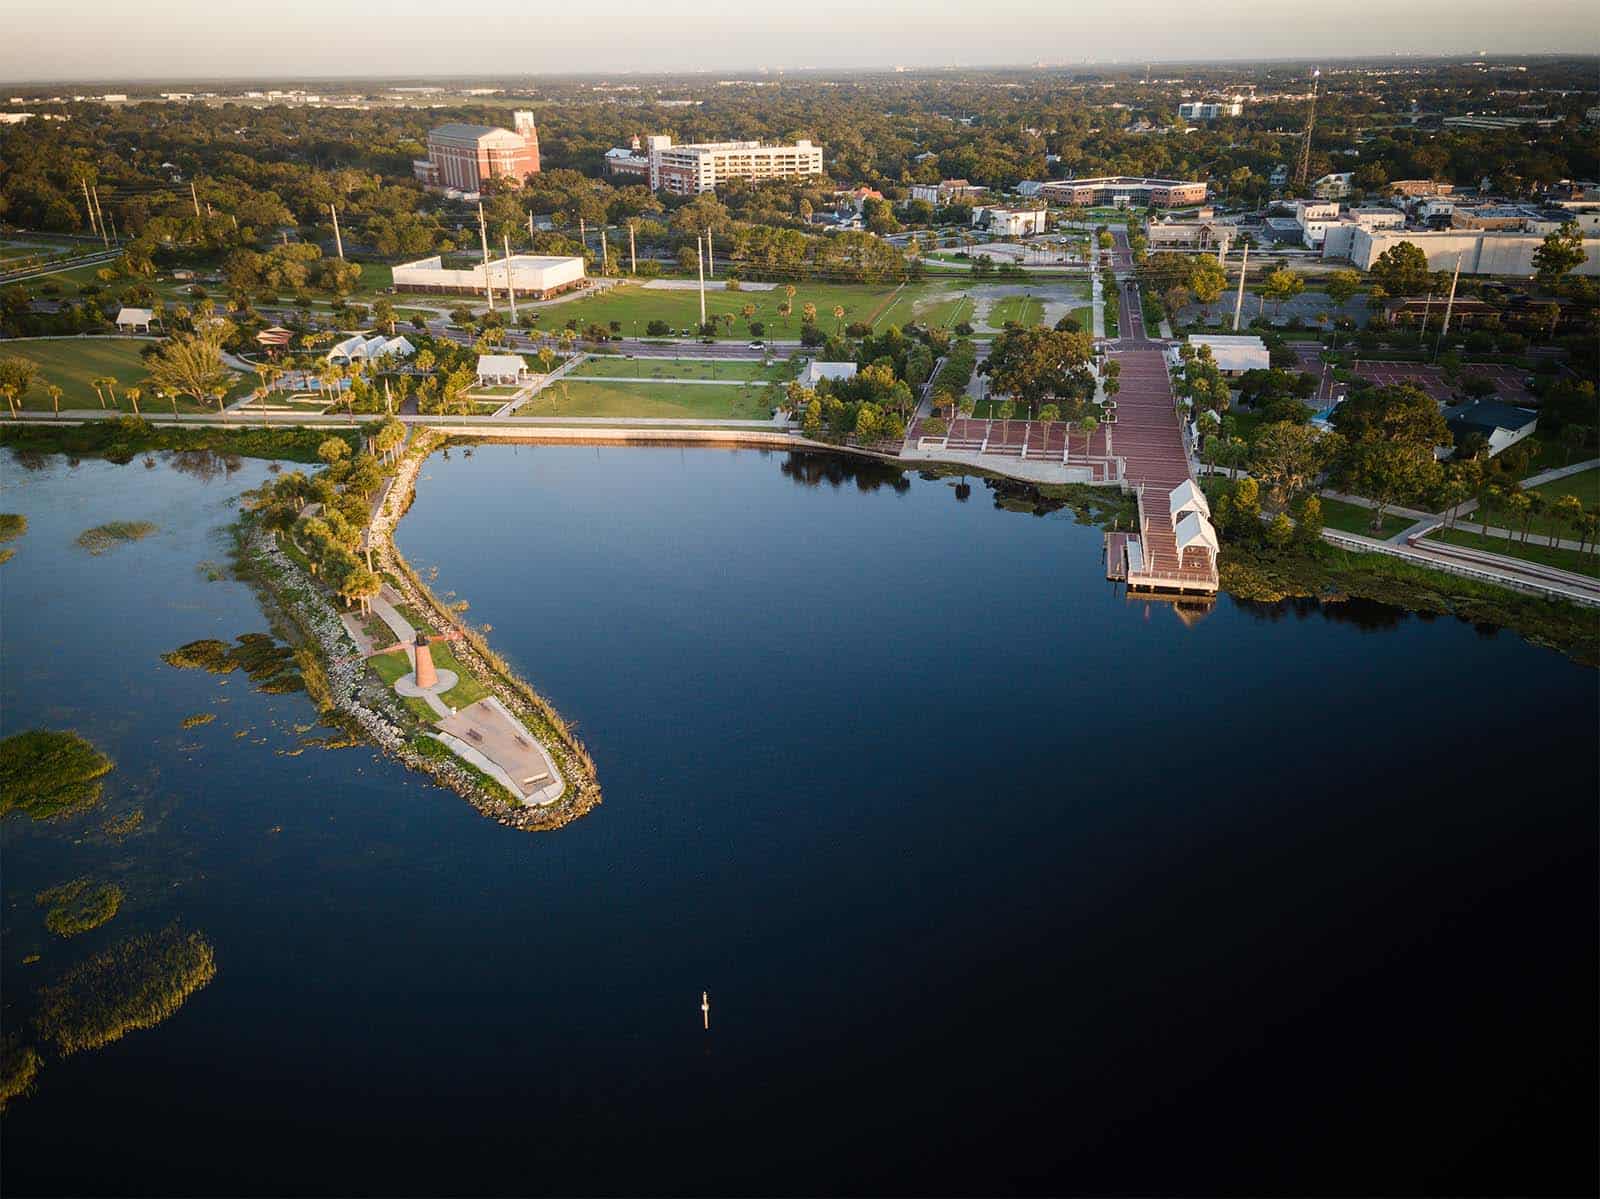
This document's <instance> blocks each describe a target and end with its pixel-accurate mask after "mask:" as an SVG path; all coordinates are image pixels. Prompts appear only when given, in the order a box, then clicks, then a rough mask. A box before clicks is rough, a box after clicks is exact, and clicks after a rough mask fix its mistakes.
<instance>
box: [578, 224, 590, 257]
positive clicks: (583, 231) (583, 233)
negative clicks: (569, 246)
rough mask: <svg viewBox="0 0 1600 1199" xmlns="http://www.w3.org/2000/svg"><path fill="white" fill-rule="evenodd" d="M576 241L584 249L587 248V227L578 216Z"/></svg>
mask: <svg viewBox="0 0 1600 1199" xmlns="http://www.w3.org/2000/svg"><path fill="white" fill-rule="evenodd" d="M578 241H579V243H580V244H581V245H582V246H583V248H584V250H585V251H587V250H588V249H589V227H588V226H587V225H585V224H584V223H583V218H582V217H579V218H578Z"/></svg>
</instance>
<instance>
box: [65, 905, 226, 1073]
mask: <svg viewBox="0 0 1600 1199" xmlns="http://www.w3.org/2000/svg"><path fill="white" fill-rule="evenodd" d="M216 974H217V966H216V955H215V953H214V951H213V950H212V948H211V945H210V943H209V942H208V941H207V940H206V939H205V938H204V937H202V936H201V935H200V934H199V933H185V932H182V931H180V930H179V929H178V928H177V927H175V926H173V927H169V928H165V929H162V930H161V931H160V932H156V933H148V934H144V935H140V936H135V937H129V938H127V939H126V940H124V941H119V942H117V943H116V944H115V945H113V946H111V948H109V949H106V950H104V951H102V952H100V953H97V954H94V955H93V956H92V957H89V958H86V959H85V960H84V961H82V962H80V963H78V964H77V965H76V966H74V967H72V969H70V970H69V971H67V973H66V974H64V975H63V976H62V978H61V981H60V982H58V983H55V984H54V985H52V986H48V987H45V988H43V989H42V990H41V991H40V992H39V1014H38V1017H37V1026H38V1028H39V1031H40V1033H41V1034H43V1036H44V1037H45V1038H46V1039H47V1040H49V1041H50V1042H52V1043H53V1044H54V1045H55V1047H56V1048H57V1049H58V1050H59V1051H60V1052H61V1054H62V1055H63V1056H66V1055H69V1054H74V1053H81V1052H83V1051H84V1050H86V1049H99V1048H102V1047H104V1046H106V1045H110V1044H112V1043H113V1042H115V1041H118V1040H120V1039H121V1038H123V1037H125V1036H126V1035H127V1034H128V1033H130V1032H135V1031H137V1030H138V1029H141V1028H154V1027H155V1026H156V1025H158V1024H160V1023H161V1022H162V1021H163V1020H165V1019H167V1018H168V1017H169V1016H171V1015H172V1014H173V1013H175V1012H176V1011H177V1010H178V1009H179V1008H181V1007H182V1006H183V1004H184V1001H185V1000H186V999H188V998H189V996H191V995H193V994H194V993H195V992H196V991H198V990H199V989H200V988H201V987H203V986H205V985H206V984H207V983H209V982H210V981H211V980H212V979H213V978H215V977H216Z"/></svg>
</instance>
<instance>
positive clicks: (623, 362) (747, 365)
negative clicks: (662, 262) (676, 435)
mask: <svg viewBox="0 0 1600 1199" xmlns="http://www.w3.org/2000/svg"><path fill="white" fill-rule="evenodd" d="M607 376H610V377H613V378H619V377H620V378H629V379H645V380H648V379H695V380H701V379H751V380H757V381H759V382H762V383H767V382H775V383H782V382H786V381H787V380H789V379H792V378H793V377H794V368H793V367H791V366H790V365H789V363H788V362H787V361H785V360H781V359H780V360H779V361H777V362H771V363H768V364H767V365H765V366H763V365H762V364H761V363H759V362H730V361H727V360H726V359H722V360H718V359H706V358H623V357H620V356H612V355H609V354H606V355H601V356H599V357H597V358H591V359H589V360H588V361H587V362H585V363H583V364H582V365H581V366H579V367H577V368H575V369H574V370H572V371H570V372H568V374H567V376H566V377H567V378H569V379H585V378H589V379H592V378H604V377H607Z"/></svg>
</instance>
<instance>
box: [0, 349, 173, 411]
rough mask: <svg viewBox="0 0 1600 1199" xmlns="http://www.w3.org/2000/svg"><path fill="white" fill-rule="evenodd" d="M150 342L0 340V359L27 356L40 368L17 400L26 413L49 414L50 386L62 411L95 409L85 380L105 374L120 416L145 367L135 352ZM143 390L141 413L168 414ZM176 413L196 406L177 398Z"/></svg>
mask: <svg viewBox="0 0 1600 1199" xmlns="http://www.w3.org/2000/svg"><path fill="white" fill-rule="evenodd" d="M149 344H150V343H149V342H147V341H133V340H127V341H123V340H120V339H117V338H111V337H73V338H62V339H55V340H39V341H29V340H22V341H4V342H0V356H8V355H10V356H15V357H18V358H26V359H28V360H29V361H30V362H33V363H36V364H37V365H38V367H39V373H38V374H37V375H35V376H34V380H33V386H31V387H29V388H28V392H27V394H26V395H25V396H23V398H22V407H23V408H25V409H28V410H30V411H35V412H48V411H49V410H50V408H51V404H50V397H49V396H48V395H47V394H45V390H44V389H45V385H46V384H49V383H54V384H55V385H56V386H57V387H59V388H61V390H62V392H63V394H62V396H61V406H62V408H98V407H100V401H99V400H98V399H97V398H95V394H94V388H93V387H91V386H90V385H89V380H90V379H93V378H96V377H97V376H101V375H109V376H111V377H112V378H114V379H116V381H117V388H116V392H117V397H116V398H117V405H118V406H119V407H120V408H121V409H122V410H123V411H124V412H132V411H133V405H132V404H130V403H129V402H128V399H127V397H126V395H125V394H124V389H125V388H127V387H139V386H140V385H141V383H142V382H143V380H144V378H145V369H144V362H143V361H142V360H141V359H140V357H139V351H140V350H142V349H144V347H145V346H147V345H149ZM143 390H144V392H145V396H144V398H143V399H142V400H140V401H139V407H140V408H141V409H154V410H156V411H160V410H162V409H165V410H167V411H171V405H170V404H169V403H168V402H167V401H166V400H157V399H156V398H155V396H153V395H152V394H151V393H150V389H149V387H148V386H145V387H144V389H143ZM108 403H109V398H108ZM178 411H179V412H194V411H197V406H196V405H195V403H194V402H193V401H192V400H188V399H180V400H179V401H178Z"/></svg>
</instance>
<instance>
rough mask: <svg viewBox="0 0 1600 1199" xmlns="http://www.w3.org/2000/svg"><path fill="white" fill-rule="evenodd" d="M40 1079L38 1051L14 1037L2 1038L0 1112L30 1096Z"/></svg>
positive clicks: (0, 1046) (0, 1054)
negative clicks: (36, 1081) (15, 1100)
mask: <svg viewBox="0 0 1600 1199" xmlns="http://www.w3.org/2000/svg"><path fill="white" fill-rule="evenodd" d="M38 1077H39V1052H38V1050H36V1049H34V1047H33V1046H32V1045H24V1044H23V1043H22V1042H21V1041H20V1040H19V1039H18V1038H16V1037H14V1036H7V1037H0V1112H3V1111H5V1110H6V1104H8V1103H10V1102H11V1101H12V1100H13V1099H21V1098H22V1097H23V1096H24V1095H27V1094H30V1093H31V1092H32V1091H33V1086H34V1082H35V1080H37V1079H38Z"/></svg>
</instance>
